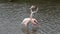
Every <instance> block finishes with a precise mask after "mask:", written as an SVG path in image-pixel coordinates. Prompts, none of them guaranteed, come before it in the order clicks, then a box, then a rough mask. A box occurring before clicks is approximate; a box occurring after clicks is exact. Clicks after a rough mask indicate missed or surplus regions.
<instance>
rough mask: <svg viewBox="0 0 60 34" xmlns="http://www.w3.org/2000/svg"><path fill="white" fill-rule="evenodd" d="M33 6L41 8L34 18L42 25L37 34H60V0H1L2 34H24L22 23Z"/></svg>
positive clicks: (0, 23) (0, 26)
mask: <svg viewBox="0 0 60 34" xmlns="http://www.w3.org/2000/svg"><path fill="white" fill-rule="evenodd" d="M31 5H37V6H38V8H39V10H38V12H37V13H36V14H34V16H33V17H34V18H36V19H37V20H38V22H39V23H40V29H39V30H38V31H37V34H60V1H59V0H0V34H24V33H23V32H22V31H21V22H22V20H23V19H24V18H26V17H29V14H30V10H29V8H30V6H31Z"/></svg>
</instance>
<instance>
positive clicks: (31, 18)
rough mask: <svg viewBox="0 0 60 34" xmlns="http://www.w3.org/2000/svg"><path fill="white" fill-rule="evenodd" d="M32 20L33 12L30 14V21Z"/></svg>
mask: <svg viewBox="0 0 60 34" xmlns="http://www.w3.org/2000/svg"><path fill="white" fill-rule="evenodd" d="M32 18H33V12H31V14H30V19H31V20H32Z"/></svg>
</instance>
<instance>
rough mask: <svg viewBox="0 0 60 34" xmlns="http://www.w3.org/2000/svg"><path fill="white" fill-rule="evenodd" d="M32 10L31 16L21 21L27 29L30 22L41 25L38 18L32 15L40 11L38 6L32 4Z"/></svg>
mask: <svg viewBox="0 0 60 34" xmlns="http://www.w3.org/2000/svg"><path fill="white" fill-rule="evenodd" d="M30 10H31V14H30V17H29V18H25V19H24V20H23V21H22V23H21V24H22V26H23V28H24V29H25V30H26V29H27V26H28V23H32V24H33V25H34V26H37V27H39V24H38V22H37V20H36V19H35V18H33V17H32V15H33V14H34V13H36V12H37V11H38V7H36V6H34V5H32V6H31V8H30Z"/></svg>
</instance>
